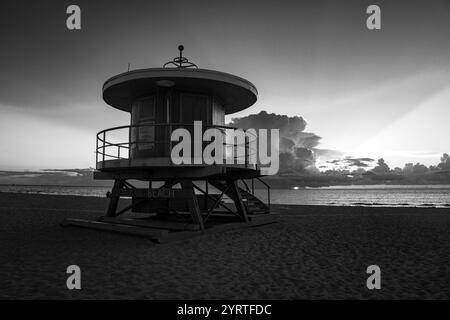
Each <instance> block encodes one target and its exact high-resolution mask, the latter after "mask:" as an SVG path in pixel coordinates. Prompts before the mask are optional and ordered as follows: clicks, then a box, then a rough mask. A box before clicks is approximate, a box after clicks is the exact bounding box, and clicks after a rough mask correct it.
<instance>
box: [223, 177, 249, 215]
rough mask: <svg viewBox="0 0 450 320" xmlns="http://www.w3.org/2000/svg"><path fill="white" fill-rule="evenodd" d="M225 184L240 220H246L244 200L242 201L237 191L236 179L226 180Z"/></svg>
mask: <svg viewBox="0 0 450 320" xmlns="http://www.w3.org/2000/svg"><path fill="white" fill-rule="evenodd" d="M227 186H228V188H229V196H230V198H231V199H232V200H233V201H234V205H235V206H236V210H237V212H238V213H239V215H240V216H241V217H242V220H244V221H245V222H248V221H249V220H248V216H247V210H246V208H245V206H244V202H243V201H242V196H241V193H240V192H239V188H238V186H237V182H236V180H227Z"/></svg>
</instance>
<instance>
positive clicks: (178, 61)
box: [163, 45, 198, 69]
mask: <svg viewBox="0 0 450 320" xmlns="http://www.w3.org/2000/svg"><path fill="white" fill-rule="evenodd" d="M178 50H179V51H180V56H179V57H176V58H174V59H173V60H172V61H169V62H166V63H165V64H164V66H163V67H164V68H166V67H167V66H170V65H172V66H175V67H176V68H182V69H184V68H197V69H198V66H197V65H196V64H195V63H192V62H190V61H189V60H188V59H187V58H185V57H183V50H184V46H182V45H179V46H178Z"/></svg>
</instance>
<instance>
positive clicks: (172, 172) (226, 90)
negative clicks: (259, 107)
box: [68, 46, 270, 234]
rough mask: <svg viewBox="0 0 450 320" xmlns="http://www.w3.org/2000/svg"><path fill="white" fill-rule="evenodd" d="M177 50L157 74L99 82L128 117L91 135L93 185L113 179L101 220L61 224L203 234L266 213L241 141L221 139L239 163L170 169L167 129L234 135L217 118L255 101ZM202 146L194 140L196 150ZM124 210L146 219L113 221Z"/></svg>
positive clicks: (250, 89) (239, 82)
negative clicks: (123, 202)
mask: <svg viewBox="0 0 450 320" xmlns="http://www.w3.org/2000/svg"><path fill="white" fill-rule="evenodd" d="M178 49H179V56H178V57H176V58H174V59H173V60H172V61H170V62H167V63H166V64H165V65H164V66H163V67H162V68H149V69H140V70H132V71H128V72H125V73H122V74H119V75H116V76H114V77H112V78H110V79H108V80H107V81H106V82H105V83H104V85H103V99H104V101H105V102H106V103H107V104H108V105H110V106H111V107H113V108H116V109H119V110H122V111H124V112H128V113H130V116H131V123H130V125H126V126H121V127H115V128H110V129H106V130H102V131H100V132H99V133H98V134H97V146H96V169H97V170H96V171H95V172H94V179H109V180H114V186H113V188H112V191H111V192H110V193H108V197H109V198H110V202H109V206H108V209H107V213H106V216H105V217H101V218H99V220H98V221H96V222H95V223H88V222H87V221H81V220H78V221H74V219H72V221H71V222H70V223H68V224H71V225H78V226H87V227H94V228H100V229H108V228H109V229H110V228H112V229H119V231H121V230H122V229H121V226H122V225H124V224H126V225H127V227H129V226H130V225H131V226H137V227H138V228H140V229H142V228H147V229H146V230H149V229H148V228H150V229H151V230H153V231H154V230H155V229H158V230H160V231H161V230H166V231H170V232H172V231H183V230H204V229H205V228H209V227H214V226H217V225H218V224H221V222H228V223H232V222H241V223H242V222H244V223H256V221H257V220H259V219H257V218H258V217H261V216H265V215H267V214H268V213H269V211H270V187H269V186H268V185H267V184H266V183H265V182H264V181H262V180H261V179H260V177H261V176H262V174H261V171H260V168H259V167H258V165H257V164H255V163H251V162H250V161H249V157H250V155H251V153H252V152H256V150H251V148H250V144H249V141H248V139H246V140H245V142H244V145H242V143H241V145H239V142H237V141H234V140H233V141H231V142H230V141H227V140H226V139H225V140H224V144H225V150H228V149H231V150H232V151H233V150H237V149H238V148H244V152H243V155H241V157H243V159H240V160H241V161H236V162H235V163H223V164H217V163H215V164H212V165H207V164H205V163H204V162H203V161H200V162H199V161H192V163H189V164H185V163H183V164H174V163H173V160H172V158H171V153H172V148H173V147H174V145H176V144H177V141H171V134H172V132H173V131H174V130H176V129H179V128H184V129H186V130H188V132H190V133H192V135H193V136H195V134H196V132H195V131H196V130H197V129H196V126H195V125H194V123H197V124H198V121H201V124H202V126H201V130H202V132H201V135H202V134H203V132H204V131H205V130H207V129H209V128H215V129H218V130H220V131H221V132H224V134H225V131H228V132H229V131H230V130H231V131H233V130H237V128H232V127H227V126H225V115H226V114H231V113H235V112H238V111H241V110H244V109H246V108H248V107H250V106H251V105H253V104H254V103H255V102H256V100H257V90H256V87H255V86H254V85H253V84H252V83H250V82H249V81H247V80H245V79H243V78H240V77H237V76H235V75H232V74H228V73H223V72H218V71H214V70H206V69H200V68H198V67H197V66H196V65H195V64H193V63H191V62H190V61H188V59H186V58H185V57H183V55H182V52H183V49H184V48H183V46H179V47H178ZM204 147H205V142H201V143H200V148H204ZM194 148H195V147H193V148H192V149H194ZM200 151H201V150H200ZM194 154H195V150H192V157H194ZM232 154H233V153H232ZM234 156H235V157H237V156H238V152H235V153H234ZM133 180H139V181H144V182H145V184H146V187H145V188H142V187H137V186H136V185H134V184H133ZM255 180H258V181H255ZM255 182H256V183H257V184H259V185H260V186H264V187H265V188H267V201H266V202H263V201H262V200H260V199H258V198H257V197H256V196H255V195H254V193H255V187H254V186H255ZM141 184H142V182H141ZM121 198H131V203H130V201H129V200H126V201H128V204H127V205H126V206H125V207H123V208H119V200H120V199H121ZM227 201H228V202H227ZM127 211H132V212H138V213H147V214H148V216H147V217H146V218H145V219H123V218H120V219H119V218H117V217H118V216H119V215H121V214H122V213H125V212H127ZM262 220H264V219H261V221H262ZM111 224H114V227H111ZM141 231H142V230H140V231H139V232H141ZM139 232H138V233H139ZM147 234H152V232H149V233H147Z"/></svg>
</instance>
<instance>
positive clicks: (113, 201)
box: [106, 180, 124, 217]
mask: <svg viewBox="0 0 450 320" xmlns="http://www.w3.org/2000/svg"><path fill="white" fill-rule="evenodd" d="M123 185H124V180H115V181H114V187H113V189H112V193H114V192H115V191H117V190H120V189H121V188H123ZM119 199H120V196H119V195H113V196H111V198H110V200H109V205H108V209H107V211H106V214H107V215H108V216H110V217H115V216H116V212H117V205H118V204H119Z"/></svg>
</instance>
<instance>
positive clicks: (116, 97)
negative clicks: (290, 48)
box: [103, 68, 258, 114]
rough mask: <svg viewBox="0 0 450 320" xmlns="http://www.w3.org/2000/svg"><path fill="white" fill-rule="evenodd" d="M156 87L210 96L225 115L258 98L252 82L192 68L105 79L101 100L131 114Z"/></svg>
mask: <svg viewBox="0 0 450 320" xmlns="http://www.w3.org/2000/svg"><path fill="white" fill-rule="evenodd" d="M158 87H173V88H174V89H177V90H180V91H186V92H199V93H201V92H203V93H206V94H211V95H213V96H214V97H215V98H218V99H219V100H220V101H221V102H222V104H223V107H224V109H225V113H226V114H230V113H235V112H238V111H241V110H244V109H246V108H248V107H250V106H251V105H253V104H254V103H255V102H256V99H257V94H258V91H257V89H256V87H255V86H254V85H253V84H252V83H251V82H249V81H247V80H245V79H243V78H240V77H237V76H235V75H232V74H229V73H224V72H219V71H214V70H207V69H193V68H192V69H191V68H150V69H139V70H133V71H129V72H125V73H122V74H119V75H116V76H114V77H112V78H110V79H108V80H107V81H106V82H105V84H104V85H103V99H104V100H105V102H106V103H108V104H109V105H110V106H112V107H114V108H117V109H120V110H124V111H130V110H131V104H132V102H133V101H134V100H135V99H136V98H139V97H142V96H145V95H147V94H151V93H152V92H154V91H156V89H157V88H158Z"/></svg>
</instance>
